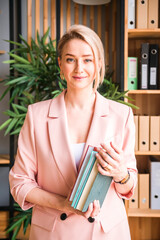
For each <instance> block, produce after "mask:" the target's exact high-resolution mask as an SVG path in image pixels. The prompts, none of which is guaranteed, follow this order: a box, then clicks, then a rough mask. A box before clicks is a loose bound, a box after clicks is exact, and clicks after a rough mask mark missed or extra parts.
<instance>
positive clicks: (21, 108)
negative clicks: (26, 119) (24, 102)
mask: <svg viewBox="0 0 160 240" xmlns="http://www.w3.org/2000/svg"><path fill="white" fill-rule="evenodd" d="M13 105H14V106H15V107H16V108H17V109H19V110H22V111H23V112H27V108H26V107H23V106H21V105H18V104H13Z"/></svg>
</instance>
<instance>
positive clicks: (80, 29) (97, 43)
mask: <svg viewBox="0 0 160 240" xmlns="http://www.w3.org/2000/svg"><path fill="white" fill-rule="evenodd" d="M76 38H77V39H81V40H83V41H85V42H86V43H88V44H89V46H90V47H91V48H92V51H93V54H94V58H95V67H96V77H95V83H94V89H95V90H96V89H97V87H98V86H99V84H100V83H102V82H103V80H104V74H105V60H104V48H103V44H102V41H101V39H100V38H99V36H98V35H97V34H96V33H95V32H94V31H93V30H92V29H90V28H88V27H86V26H84V25H72V26H71V27H70V28H69V30H68V31H67V32H66V33H65V34H64V35H63V36H62V38H61V39H60V41H59V43H58V56H59V57H60V58H61V56H62V51H63V47H64V45H65V44H66V43H67V42H68V41H70V40H72V39H76Z"/></svg>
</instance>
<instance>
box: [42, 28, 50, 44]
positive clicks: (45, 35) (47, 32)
mask: <svg viewBox="0 0 160 240" xmlns="http://www.w3.org/2000/svg"><path fill="white" fill-rule="evenodd" d="M49 31H50V28H48V30H47V31H46V33H45V34H44V36H43V37H42V41H43V44H45V42H46V39H47V37H48V35H49Z"/></svg>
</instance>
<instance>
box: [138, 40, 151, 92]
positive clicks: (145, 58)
mask: <svg viewBox="0 0 160 240" xmlns="http://www.w3.org/2000/svg"><path fill="white" fill-rule="evenodd" d="M148 78H149V43H142V45H141V82H140V88H141V89H148V80H149V79H148Z"/></svg>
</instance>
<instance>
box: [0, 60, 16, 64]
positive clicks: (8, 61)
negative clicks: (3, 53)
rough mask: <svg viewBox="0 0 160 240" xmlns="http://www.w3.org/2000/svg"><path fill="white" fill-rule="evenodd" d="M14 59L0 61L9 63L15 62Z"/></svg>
mask: <svg viewBox="0 0 160 240" xmlns="http://www.w3.org/2000/svg"><path fill="white" fill-rule="evenodd" d="M15 62H16V61H15V60H7V61H3V62H2V63H9V64H11V63H15Z"/></svg>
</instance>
